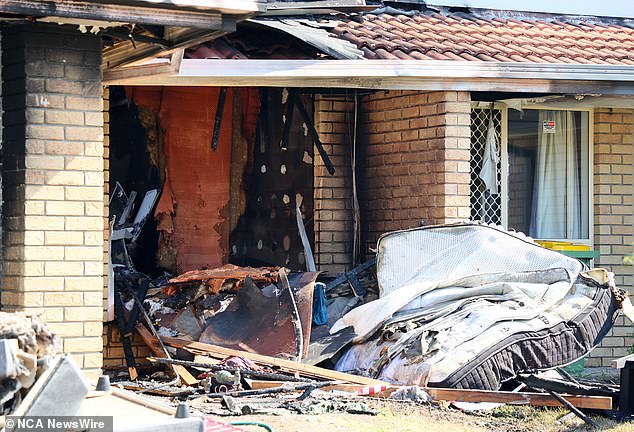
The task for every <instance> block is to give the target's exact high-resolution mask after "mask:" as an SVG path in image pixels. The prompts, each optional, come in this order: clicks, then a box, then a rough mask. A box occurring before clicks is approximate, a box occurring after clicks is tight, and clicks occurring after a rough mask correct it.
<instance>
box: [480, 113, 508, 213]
mask: <svg viewBox="0 0 634 432" xmlns="http://www.w3.org/2000/svg"><path fill="white" fill-rule="evenodd" d="M499 163H500V145H499V143H498V136H497V133H496V131H495V122H494V121H493V109H491V111H490V113H489V124H488V126H487V135H486V141H485V144H484V150H483V152H482V167H481V168H480V172H479V173H478V177H480V179H481V180H482V185H483V186H481V188H483V190H482V200H481V209H482V218H481V219H482V220H484V222H486V223H495V224H500V223H501V222H502V221H501V220H500V218H499V217H498V211H497V210H498V208H499V205H498V204H497V197H496V196H495V195H497V194H498V193H499V192H500V191H499V188H498V164H499Z"/></svg>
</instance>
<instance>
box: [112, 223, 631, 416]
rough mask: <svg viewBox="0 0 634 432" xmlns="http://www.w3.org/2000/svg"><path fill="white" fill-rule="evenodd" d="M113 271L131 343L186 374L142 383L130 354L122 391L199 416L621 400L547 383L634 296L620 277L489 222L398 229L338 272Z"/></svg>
mask: <svg viewBox="0 0 634 432" xmlns="http://www.w3.org/2000/svg"><path fill="white" fill-rule="evenodd" d="M114 270H115V271H114V273H115V294H116V295H115V312H116V322H117V324H118V326H119V329H120V331H121V334H122V341H123V342H124V347H125V343H126V337H128V343H129V335H131V333H132V332H134V331H136V332H138V333H139V334H140V335H141V337H142V338H143V340H144V341H145V343H146V344H147V345H148V346H149V347H150V348H151V349H152V351H153V353H154V356H153V357H151V358H149V360H150V361H151V362H152V363H153V364H154V365H155V366H156V367H157V368H158V367H162V368H165V370H166V371H168V372H170V373H171V374H172V375H173V376H174V377H175V378H174V379H172V380H169V378H167V377H166V376H165V373H163V372H162V373H159V374H158V375H154V377H155V378H157V379H155V380H139V379H138V375H137V372H136V366H137V365H136V359H134V357H133V356H130V357H129V358H128V360H129V363H128V366H129V372H130V376H129V378H131V379H130V380H127V381H122V382H120V385H123V386H124V387H125V388H127V389H130V390H135V391H140V392H144V393H152V394H156V395H161V396H169V397H170V398H172V399H173V400H179V401H188V402H189V403H190V404H191V406H192V407H193V408H195V409H196V410H198V411H199V412H201V413H207V414H215V415H241V414H252V413H275V412H278V411H280V410H284V411H291V412H298V413H315V412H329V411H333V410H337V411H343V412H349V413H350V412H355V413H365V414H372V409H371V408H368V406H366V405H364V402H363V398H364V397H368V396H372V397H382V398H392V399H393V400H407V401H410V402H414V403H430V402H431V401H438V400H450V401H456V402H462V403H463V404H462V405H460V404H456V407H460V408H461V409H484V408H483V406H481V405H478V404H475V406H476V407H475V408H473V407H472V406H471V405H470V403H475V402H477V403H480V402H490V403H494V404H495V403H507V404H532V405H542V406H569V407H572V408H574V409H575V410H576V409H577V408H589V409H610V408H612V406H613V398H616V396H617V395H618V390H617V389H616V388H615V387H609V386H608V387H597V386H596V385H594V384H592V383H589V382H588V383H577V385H561V383H559V385H555V386H554V387H553V385H551V384H552V383H547V382H545V381H544V380H543V379H541V380H540V381H536V378H535V376H538V377H540V375H535V374H536V373H537V372H539V371H544V370H548V369H555V368H558V369H559V368H561V367H563V366H565V365H567V364H569V363H571V362H573V361H575V360H576V359H577V358H579V357H581V356H583V355H585V354H586V353H587V352H588V351H589V350H590V349H592V348H593V347H594V346H596V344H598V342H599V341H600V340H601V338H602V337H603V336H604V335H605V333H606V332H607V331H608V330H609V329H610V328H611V325H612V322H613V320H614V318H615V315H616V313H617V311H618V310H619V308H620V306H621V305H623V304H625V305H626V304H627V303H628V301H627V299H626V297H625V296H624V295H623V293H622V292H620V291H619V290H617V289H616V288H615V287H614V284H613V281H612V279H611V277H610V275H609V274H608V273H607V272H605V271H604V270H599V269H595V270H592V271H588V269H587V268H585V267H584V265H583V264H582V263H580V262H579V261H577V260H574V259H571V258H568V257H566V256H564V255H561V254H559V253H557V252H553V251H549V250H547V249H544V248H542V247H540V246H539V245H537V244H535V243H534V242H533V241H532V240H531V239H528V238H525V237H523V236H521V235H518V234H513V233H509V232H506V231H503V230H500V229H499V228H495V227H491V226H485V225H458V226H441V227H425V228H421V229H415V230H409V231H402V232H395V233H390V234H387V235H385V236H383V237H382V238H381V239H380V241H379V244H378V253H377V257H376V258H375V259H372V260H370V261H368V262H366V263H364V264H362V265H360V266H358V267H357V268H355V269H353V270H352V271H350V272H348V273H346V274H341V275H339V276H337V277H335V278H332V277H331V278H327V277H324V276H323V275H320V274H319V272H289V271H288V270H287V269H285V268H277V267H262V268H250V267H238V266H234V265H225V266H223V267H220V268H216V269H205V270H195V271H190V272H187V273H185V274H183V275H180V276H176V277H173V276H171V275H162V276H161V277H159V278H155V279H152V278H150V277H149V276H147V275H144V274H141V273H139V272H136V271H135V270H134V269H133V268H132V267H126V266H119V267H117V268H115V269H114ZM126 352H130V353H131V352H132V350H131V348H130V347H128V349H126ZM562 373H564V372H562ZM560 379H561V380H564V381H566V380H567V381H570V380H569V377H568V376H565V375H561V376H560ZM511 389H515V390H514V391H509V390H511ZM494 404H493V405H494ZM572 408H571V409H572Z"/></svg>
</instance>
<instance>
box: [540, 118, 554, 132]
mask: <svg viewBox="0 0 634 432" xmlns="http://www.w3.org/2000/svg"><path fill="white" fill-rule="evenodd" d="M542 132H543V133H555V121H554V120H546V121H544V122H543V127H542Z"/></svg>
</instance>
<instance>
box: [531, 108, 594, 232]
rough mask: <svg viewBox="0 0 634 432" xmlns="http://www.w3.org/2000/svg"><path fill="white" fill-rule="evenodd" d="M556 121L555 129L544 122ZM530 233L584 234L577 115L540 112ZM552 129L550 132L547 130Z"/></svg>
mask: <svg viewBox="0 0 634 432" xmlns="http://www.w3.org/2000/svg"><path fill="white" fill-rule="evenodd" d="M548 121H550V122H554V130H552V128H550V129H549V128H547V127H546V126H544V122H548ZM537 127H538V128H539V130H538V132H537V136H538V139H537V158H536V163H535V180H534V187H533V205H532V207H531V222H530V230H529V232H530V236H531V237H534V238H539V239H566V238H573V239H574V238H581V237H582V225H583V224H582V215H581V205H582V204H581V193H580V181H579V179H580V173H579V155H578V151H577V148H578V147H577V133H576V127H575V120H574V115H573V113H572V112H569V111H542V110H540V111H539V122H538V126H537ZM548 130H550V132H547V131H548Z"/></svg>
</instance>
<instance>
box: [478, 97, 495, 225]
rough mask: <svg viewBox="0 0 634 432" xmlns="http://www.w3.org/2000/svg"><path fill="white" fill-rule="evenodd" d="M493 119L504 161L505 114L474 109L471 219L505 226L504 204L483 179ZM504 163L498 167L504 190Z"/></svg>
mask: <svg viewBox="0 0 634 432" xmlns="http://www.w3.org/2000/svg"><path fill="white" fill-rule="evenodd" d="M490 119H493V125H494V127H495V133H496V135H497V142H498V161H499V160H500V154H499V149H500V143H501V136H502V111H500V110H498V109H493V110H490V109H480V108H475V109H472V110H471V161H470V164H471V184H470V189H471V220H473V221H481V222H486V223H493V224H498V225H499V224H501V223H502V201H501V198H500V194H499V193H497V194H492V193H490V192H489V191H488V190H487V188H486V186H485V184H484V182H483V181H482V179H481V178H480V177H479V174H480V170H481V169H482V160H483V156H484V149H485V144H486V138H487V129H488V126H489V121H490ZM501 184H502V172H501V163H500V162H498V164H497V185H498V191H500V189H501Z"/></svg>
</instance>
